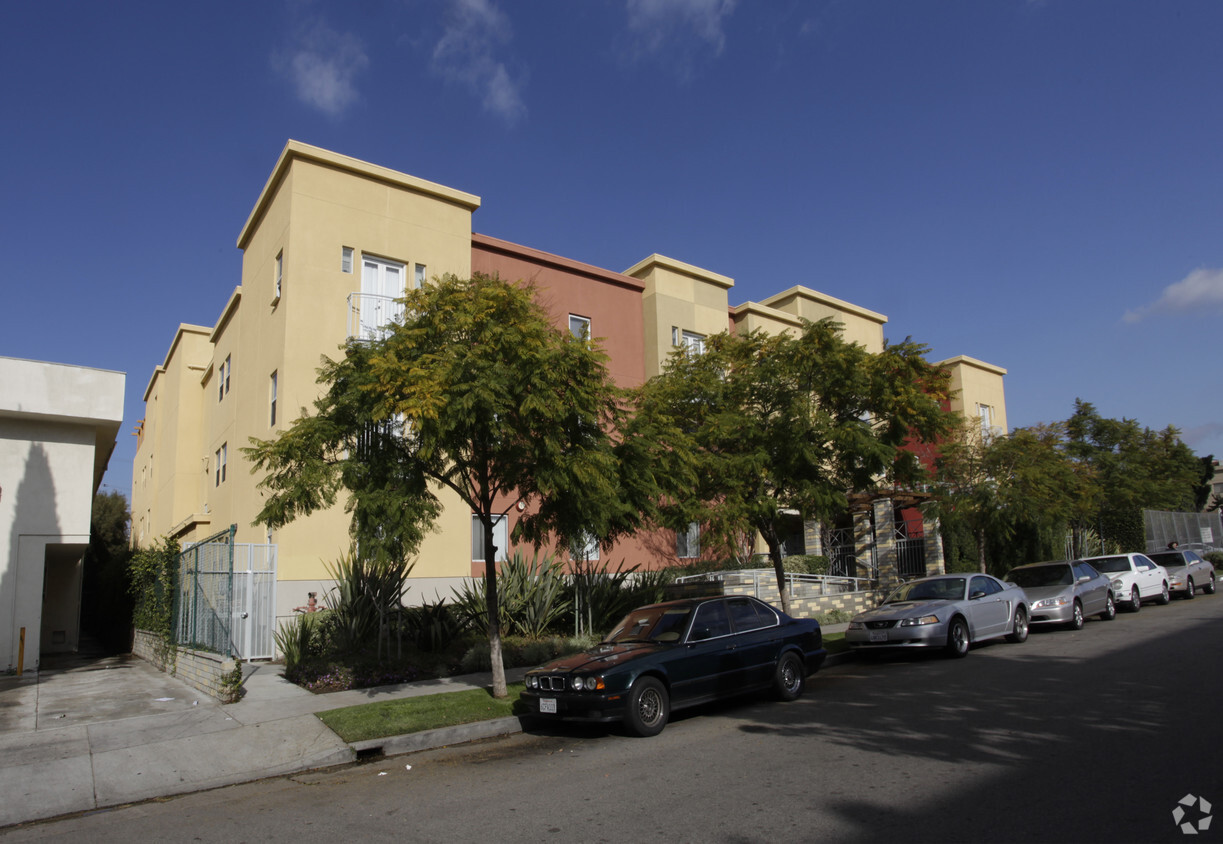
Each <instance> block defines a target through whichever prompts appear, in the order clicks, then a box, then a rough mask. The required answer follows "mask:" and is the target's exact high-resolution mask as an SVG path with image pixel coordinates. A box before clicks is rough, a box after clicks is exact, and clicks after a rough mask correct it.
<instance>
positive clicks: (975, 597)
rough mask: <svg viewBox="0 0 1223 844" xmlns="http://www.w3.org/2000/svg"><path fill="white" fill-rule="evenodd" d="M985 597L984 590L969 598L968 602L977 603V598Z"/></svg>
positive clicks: (974, 593)
mask: <svg viewBox="0 0 1223 844" xmlns="http://www.w3.org/2000/svg"><path fill="white" fill-rule="evenodd" d="M984 597H985V592H984V590H982V591H979V592H973V593H972V594H971V595H969V596H968V600H970V601H975V600H977V598H984Z"/></svg>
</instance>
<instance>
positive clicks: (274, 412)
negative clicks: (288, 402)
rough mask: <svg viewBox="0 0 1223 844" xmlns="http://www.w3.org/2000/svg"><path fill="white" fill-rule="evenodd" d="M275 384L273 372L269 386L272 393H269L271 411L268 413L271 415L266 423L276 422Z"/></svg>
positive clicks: (275, 376) (273, 423)
mask: <svg viewBox="0 0 1223 844" xmlns="http://www.w3.org/2000/svg"><path fill="white" fill-rule="evenodd" d="M277 386H278V384H277V373H275V372H273V373H272V385H271V387H272V395H271V405H272V412H271V414H270V417H271V418H270V420H269V421H268V424H269V425H275V424H276V388H277Z"/></svg>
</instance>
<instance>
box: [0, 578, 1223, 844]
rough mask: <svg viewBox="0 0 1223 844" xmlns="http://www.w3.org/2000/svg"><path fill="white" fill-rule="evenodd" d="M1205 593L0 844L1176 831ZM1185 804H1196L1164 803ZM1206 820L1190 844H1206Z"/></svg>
mask: <svg viewBox="0 0 1223 844" xmlns="http://www.w3.org/2000/svg"><path fill="white" fill-rule="evenodd" d="M1221 649H1223V595H1216V596H1199V597H1198V598H1197V599H1195V600H1193V601H1175V602H1173V603H1172V604H1171V605H1169V606H1166V607H1160V606H1149V605H1148V606H1146V607H1144V608H1143V610H1142V612H1140V613H1138V614H1132V613H1121V614H1119V615H1118V618H1117V620H1116V621H1113V622H1103V621H1098V620H1094V619H1093V620H1091V621H1090V622H1089V623H1088V624H1087V626H1086V627H1085V628H1084V629H1083V630H1082V631H1079V632H1069V631H1062V630H1035V631H1034V632H1033V634H1032V635H1031V636H1030V637H1029V639H1028V641H1027V642H1026V643H1024V644H1010V643H1006V642H996V643H988V644H985V645H981V646H978V647H975V648H974V649H973V651H972V652H971V653H970V654H969V655H968V657H967V658H965V659H962V660H948V659H944V658H940V657H937V656H933V657H931V656H924V655H923V656H911V655H904V656H900V657H896V658H888V659H882V660H872V661H869V662H855V663H849V664H846V665H842V666H838V667H834V668H831V669H828V670H826V671H822V672H820V673H819V674H818V675H816V676H815V677H813V678H811V679H810V680H809V683H808V687H807V693H806V695H805V696H804V697H803V698H802V699H801V700H799V701H796V702H794V703H790V704H779V703H775V702H772V701H768V700H766V699H763V698H748V699H744V700H740V701H735V702H730V703H721V704H718V705H713V706H706V707H701V708H699V709H696V710H691V711H689V712H685V713H680V714H678V715H676V716H675V717H674V719H673V721H672V723H670V724H669V725H668V726H667V728H666V730H665V731H664V732H663V733H662V734H661V735H660V736H658V737H656V738H653V739H636V738H630V737H628V736H626V735H624V734H623V733H622V732H620V731H617V730H604V729H593V728H580V727H565V728H557V729H549V730H544V731H533V732H531V733H528V734H521V735H516V736H511V737H507V738H502V739H495V740H491V741H487V742H482V743H479V744H473V745H467V746H462V747H455V748H447V749H443V750H436V751H428V752H423V753H416V754H409V755H404V756H395V757H389V758H383V759H378V760H374V761H372V762H368V763H365V764H359V765H355V766H351V767H346V768H343V769H338V770H330V771H324V772H316V773H311V774H302V775H296V776H292V777H281V778H273V779H268V780H264V781H261V782H258V783H250V784H246V785H240V786H233V787H229V788H223V789H216V790H213V791H208V792H202V793H198V794H191V795H186V796H183V797H179V798H174V799H171V800H166V801H162V802H155V803H144V804H139V805H133V806H127V807H121V808H117V809H112V810H107V811H99V812H95V813H92V814H89V815H83V816H78V817H73V818H67V819H61V820H58V821H52V822H47V823H42V824H33V825H29V826H25V827H18V828H12V829H10V830H7V831H4V832H0V839H3V840H4V841H34V840H48V841H68V840H72V841H76V840H80V839H82V838H85V839H88V840H91V841H125V842H126V841H131V840H142V839H144V840H159V841H186V840H200V841H226V842H233V841H255V840H261V841H291V840H294V841H296V840H324V839H326V840H337V839H345V838H347V839H354V838H361V839H370V840H413V841H460V840H462V841H475V840H495V841H498V842H517V841H541V840H542V841H549V840H552V841H558V842H561V841H564V842H575V841H576V842H587V841H591V842H595V841H608V842H620V841H628V840H667V841H692V842H711V841H716V842H756V841H759V842H766V841H767V842H775V841H817V840H828V841H1102V842H1103V841H1106V842H1126V841H1144V842H1146V841H1185V840H1189V839H1190V838H1191V837H1190V836H1188V835H1186V834H1185V833H1184V832H1182V830H1181V828H1180V826H1178V823H1177V822H1176V821H1175V820H1174V815H1173V813H1174V810H1176V809H1177V808H1178V806H1180V807H1181V809H1182V814H1181V816H1180V822H1181V823H1192V824H1194V825H1195V829H1198V828H1199V827H1200V826H1201V825H1202V821H1203V819H1204V814H1203V812H1202V808H1201V807H1202V804H1201V803H1200V802H1199V801H1198V800H1197V798H1205V799H1206V800H1207V801H1208V802H1209V803H1211V804H1214V805H1218V806H1221V807H1223V776H1221V775H1220V760H1219V750H1220V742H1219V739H1218V734H1217V732H1216V730H1215V729H1214V727H1213V724H1214V723H1215V722H1216V721H1217V717H1216V714H1215V709H1216V707H1217V705H1218V702H1219V701H1220V700H1223V680H1221V679H1220V677H1219V674H1218V672H1217V671H1216V670H1215V669H1216V666H1217V665H1218V661H1219V657H1218V654H1219V653H1220V650H1221ZM1187 797H1193V798H1195V799H1194V801H1192V805H1187V804H1186V805H1182V804H1181V802H1180V801H1182V800H1183V799H1185V798H1187ZM1221 830H1223V823H1221V825H1220V826H1208V827H1206V828H1205V829H1201V830H1200V831H1198V832H1197V834H1196V835H1194V836H1192V840H1200V841H1210V840H1218V839H1219V838H1220V837H1221V836H1223V831H1221Z"/></svg>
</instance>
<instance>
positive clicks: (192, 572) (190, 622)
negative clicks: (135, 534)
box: [172, 525, 238, 656]
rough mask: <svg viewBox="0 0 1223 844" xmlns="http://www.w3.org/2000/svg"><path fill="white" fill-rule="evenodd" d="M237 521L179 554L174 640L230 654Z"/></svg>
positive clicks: (231, 646) (180, 643) (184, 644)
mask: <svg viewBox="0 0 1223 844" xmlns="http://www.w3.org/2000/svg"><path fill="white" fill-rule="evenodd" d="M237 529H238V526H237V525H230V527H229V529H228V530H225V531H222V532H220V533H217V534H214V535H212V536H210V537H208V538H207V539H204V540H202V541H200V542H196V543H194V544H193V545H189V546H187V547H186V548H184V549H183V550H182V551H181V552H180V553H179V555H178V590H177V592H176V594H175V596H174V618H173V622H172V624H173V630H174V641H175V643H176V644H178V645H180V646H182V647H187V648H196V649H199V650H204V651H211V652H213V653H218V654H222V655H224V656H229V655H231V654H232V653H233V642H232V639H231V636H230V618H231V616H232V611H231V605H232V602H233V574H234V534H235V533H236V532H237Z"/></svg>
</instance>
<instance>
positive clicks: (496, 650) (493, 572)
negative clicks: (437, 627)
mask: <svg viewBox="0 0 1223 844" xmlns="http://www.w3.org/2000/svg"><path fill="white" fill-rule="evenodd" d="M480 521H481V523H482V525H483V528H484V600H485V603H486V604H487V605H488V656H489V660H490V661H491V662H492V666H493V697H495V698H506V697H509V696H510V691H509V687H508V686H507V685H506V682H505V662H504V660H502V658H501V602H500V600H499V599H498V597H497V547H496V546H495V545H493V520H492V517H491V516H486V517H482V518H481V519H480Z"/></svg>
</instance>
